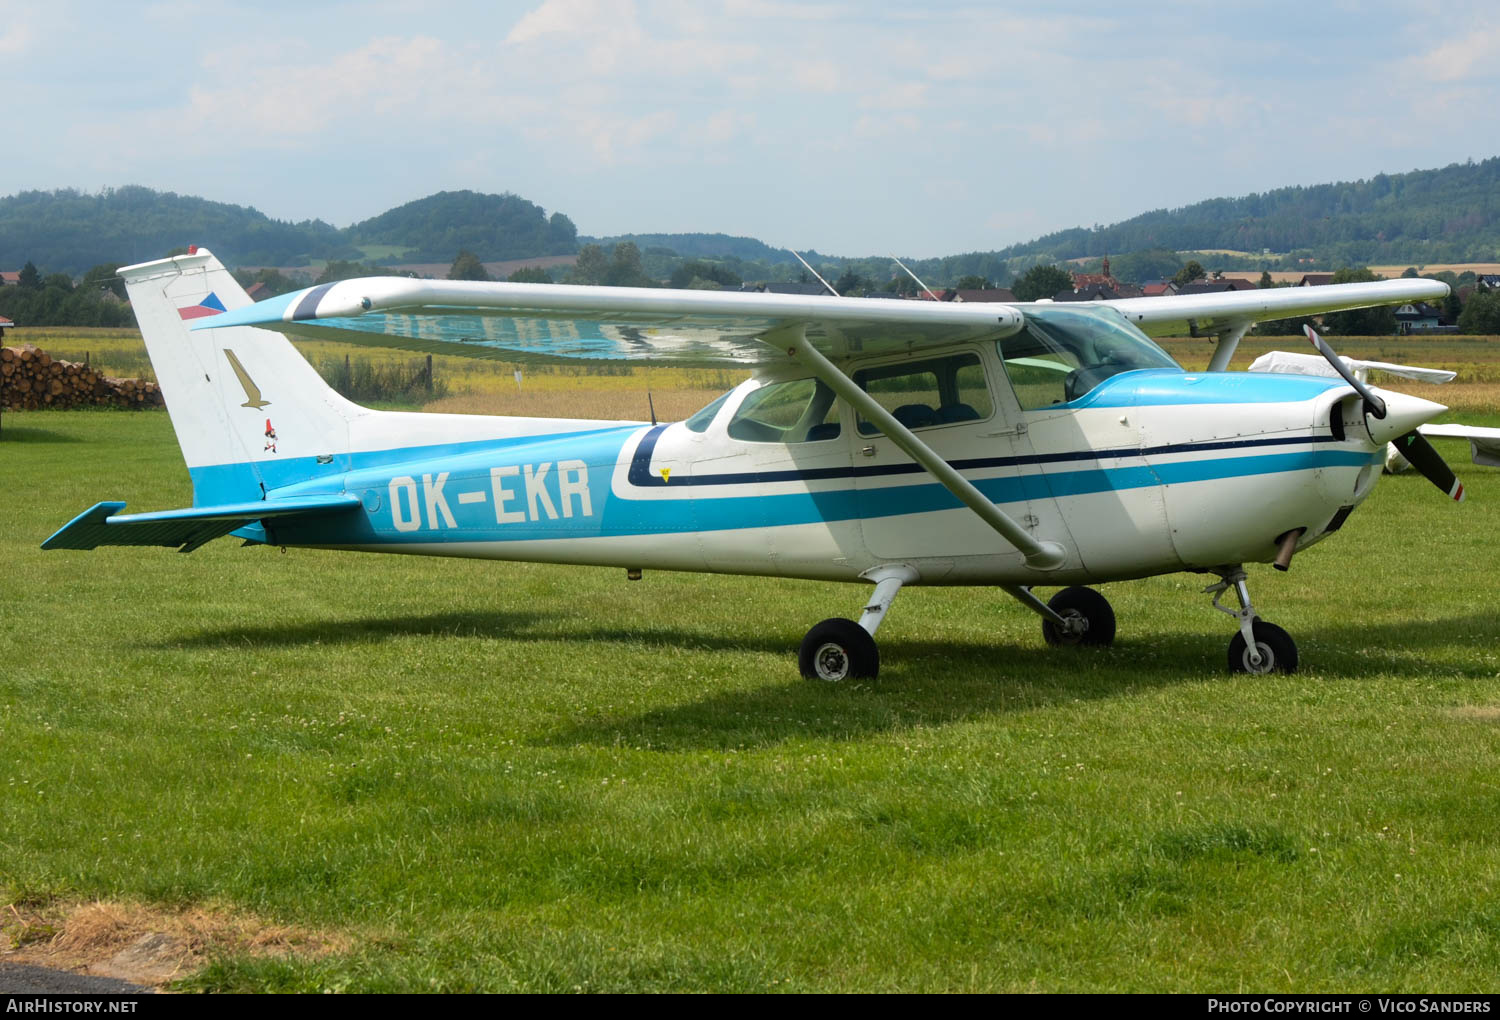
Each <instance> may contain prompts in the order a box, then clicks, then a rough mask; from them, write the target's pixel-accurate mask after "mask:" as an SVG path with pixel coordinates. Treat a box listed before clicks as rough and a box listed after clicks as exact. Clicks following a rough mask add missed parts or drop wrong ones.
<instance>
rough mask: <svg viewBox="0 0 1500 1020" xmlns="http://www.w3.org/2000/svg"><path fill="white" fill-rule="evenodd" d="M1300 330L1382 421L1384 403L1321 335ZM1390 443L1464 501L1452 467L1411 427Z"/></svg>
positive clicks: (1446, 491) (1449, 494)
mask: <svg viewBox="0 0 1500 1020" xmlns="http://www.w3.org/2000/svg"><path fill="white" fill-rule="evenodd" d="M1302 329H1303V331H1304V332H1305V333H1306V334H1307V339H1308V340H1310V341H1312V345H1313V346H1314V347H1315V348H1317V351H1318V353H1319V354H1321V355H1323V357H1324V358H1325V359H1326V360H1327V361H1328V363H1329V364H1330V365H1332V366H1333V369H1334V371H1335V372H1337V373H1338V374H1339V375H1341V376H1342V377H1343V379H1344V381H1345V382H1346V383H1348V384H1349V385H1350V386H1352V387H1353V388H1354V392H1355V393H1358V394H1359V396H1360V399H1361V400H1363V401H1364V402H1365V413H1366V414H1368V415H1370V416H1371V417H1374V418H1375V419H1376V420H1378V421H1384V420H1385V417H1386V415H1387V413H1388V410H1389V409H1388V408H1387V407H1386V402H1385V401H1384V400H1382V399H1381V398H1380V397H1379V396H1378V395H1377V394H1376V393H1375V391H1374V390H1372V389H1371V388H1370V387H1369V386H1368V385H1366V384H1365V383H1364V382H1361V381H1360V380H1359V379H1358V378H1356V377H1355V375H1354V373H1353V372H1351V371H1349V366H1348V365H1346V364H1344V359H1343V358H1340V357H1339V356H1338V355H1337V354H1335V353H1334V352H1333V348H1332V347H1329V346H1328V344H1327V343H1326V342H1324V340H1323V338H1322V337H1320V336H1318V334H1317V333H1316V332H1314V331H1313V328H1312V327H1311V326H1303V327H1302ZM1395 396H1396V397H1397V398H1399V399H1405V400H1412V399H1414V398H1410V397H1403V395H1402V394H1396V395H1395ZM1434 406H1437V407H1438V408H1439V410H1440V409H1441V407H1440V405H1434ZM1400 417H1402V415H1397V418H1398V419H1399V418H1400ZM1372 431H1374V430H1372ZM1390 442H1391V443H1392V445H1394V446H1395V447H1396V449H1397V451H1399V452H1400V454H1401V455H1402V456H1403V457H1405V458H1406V459H1407V460H1408V461H1410V462H1411V466H1412V467H1414V468H1416V469H1417V470H1418V471H1419V472H1421V473H1422V476H1423V477H1424V478H1426V479H1427V480H1428V481H1429V482H1431V483H1432V484H1433V485H1436V486H1437V487H1438V488H1439V489H1441V490H1442V491H1443V494H1444V495H1446V496H1447V497H1448V498H1449V499H1451V500H1453V501H1454V502H1456V503H1462V502H1463V501H1464V483H1463V482H1461V481H1459V480H1458V476H1457V475H1455V474H1454V473H1453V469H1452V468H1450V467H1449V466H1448V463H1447V462H1446V461H1445V460H1443V457H1442V455H1441V454H1440V453H1438V452H1437V450H1435V449H1433V446H1432V444H1431V443H1429V442H1428V441H1427V438H1426V437H1425V436H1423V435H1422V434H1421V433H1420V432H1418V431H1417V430H1416V429H1415V428H1413V429H1412V430H1411V431H1409V432H1406V433H1403V434H1401V435H1398V436H1395V437H1394V438H1392V439H1391V440H1390Z"/></svg>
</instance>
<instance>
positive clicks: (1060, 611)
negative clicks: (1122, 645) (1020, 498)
mask: <svg viewBox="0 0 1500 1020" xmlns="http://www.w3.org/2000/svg"><path fill="white" fill-rule="evenodd" d="M1047 608H1048V609H1051V610H1052V611H1053V612H1054V613H1056V614H1057V615H1058V616H1061V617H1063V618H1064V619H1067V620H1072V621H1077V622H1076V623H1075V624H1074V625H1073V626H1072V627H1069V628H1068V629H1066V630H1064V629H1063V628H1062V627H1059V626H1058V625H1057V624H1055V623H1053V622H1052V621H1051V620H1045V619H1044V620H1043V621H1042V637H1043V638H1044V639H1045V640H1046V642H1047V643H1048V644H1049V645H1107V644H1109V643H1110V642H1112V641H1113V640H1114V639H1115V611H1114V610H1113V609H1111V608H1110V605H1109V599H1107V598H1105V597H1104V596H1103V595H1100V594H1099V593H1098V592H1096V591H1095V590H1094V589H1092V588H1064V589H1063V590H1062V591H1060V592H1058V593H1057V594H1056V595H1054V596H1052V599H1051V601H1049V602H1048V603H1047Z"/></svg>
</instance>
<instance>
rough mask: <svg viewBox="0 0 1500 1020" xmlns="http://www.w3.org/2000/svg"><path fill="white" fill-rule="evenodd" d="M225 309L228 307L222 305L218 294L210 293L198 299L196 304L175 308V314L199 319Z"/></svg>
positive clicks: (185, 317)
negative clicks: (200, 299)
mask: <svg viewBox="0 0 1500 1020" xmlns="http://www.w3.org/2000/svg"><path fill="white" fill-rule="evenodd" d="M225 311H228V309H226V308H225V307H224V302H222V301H220V300H219V295H217V294H214V293H210V294H209V295H208V297H206V298H204V299H203V300H202V301H199V302H198V303H197V304H196V305H189V306H188V307H186V308H179V309H177V314H178V315H180V316H182V317H183V318H184V319H201V318H203V317H204V316H205V315H218V314H220V313H221V312H225Z"/></svg>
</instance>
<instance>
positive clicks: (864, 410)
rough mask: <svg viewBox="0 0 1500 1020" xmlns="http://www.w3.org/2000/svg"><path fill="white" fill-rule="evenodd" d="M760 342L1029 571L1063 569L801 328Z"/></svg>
mask: <svg viewBox="0 0 1500 1020" xmlns="http://www.w3.org/2000/svg"><path fill="white" fill-rule="evenodd" d="M763 339H764V341H765V342H766V343H768V344H772V345H773V346H779V347H781V348H783V349H785V350H786V352H787V353H788V354H790V355H792V356H793V357H795V358H797V359H798V360H800V361H801V362H802V363H803V364H805V365H807V366H808V367H810V368H811V369H812V370H813V374H814V375H816V376H817V377H818V378H819V379H821V380H823V382H825V383H826V384H827V385H828V388H829V389H831V390H833V392H835V393H837V394H838V395H839V396H841V397H843V398H844V399H845V400H847V401H848V402H849V403H850V404H852V405H853V406H854V408H855V409H856V410H858V411H859V412H860V413H861V414H863V415H864V416H865V418H866V419H867V420H869V421H871V422H874V423H875V424H876V425H878V426H879V427H880V431H881V432H883V433H885V435H886V438H888V439H890V441H891V442H893V443H895V444H896V445H897V446H899V447H900V448H901V449H902V450H904V451H905V452H906V454H907V455H908V456H909V457H911V459H912V460H914V461H916V462H917V463H918V464H920V465H922V466H923V467H924V468H926V469H927V472H928V474H930V475H932V477H934V478H936V479H937V480H938V481H939V482H941V483H942V485H943V488H945V489H947V490H948V491H949V492H951V493H953V495H955V496H957V497H958V499H959V500H960V501H961V502H962V503H963V504H964V505H965V506H967V507H968V508H969V509H970V510H973V511H974V512H975V513H976V514H978V515H979V517H980V519H982V520H983V521H984V522H985V523H986V524H988V525H989V526H990V527H992V528H994V529H995V530H996V531H998V532H999V533H1000V537H1001V538H1003V539H1005V540H1006V541H1007V542H1009V543H1010V544H1011V545H1012V546H1014V547H1015V548H1016V549H1018V550H1019V551H1020V552H1021V554H1022V555H1023V556H1025V557H1026V565H1027V566H1029V567H1032V568H1034V569H1036V570H1055V569H1057V568H1058V567H1060V566H1062V564H1063V561H1064V560H1065V559H1066V558H1067V550H1066V549H1064V548H1063V547H1062V546H1061V545H1058V544H1057V543H1056V542H1038V541H1037V540H1036V539H1035V538H1033V537H1032V536H1031V535H1030V533H1028V532H1027V531H1026V529H1025V528H1023V527H1021V525H1019V524H1017V523H1016V522H1015V521H1013V520H1011V518H1010V517H1008V516H1007V515H1006V514H1005V513H1004V512H1002V511H1001V510H1000V508H999V507H997V506H996V505H995V504H994V503H991V502H990V501H989V499H988V497H986V496H985V494H984V493H982V492H980V491H979V490H978V489H976V488H975V487H974V485H973V484H972V483H971V482H970V481H969V480H968V479H967V478H965V477H964V476H963V475H961V474H959V473H958V471H957V470H956V469H954V467H953V465H951V464H949V463H948V462H947V461H946V460H944V459H943V458H942V457H939V456H938V455H937V454H936V453H935V452H934V451H933V449H932V447H930V446H928V445H927V444H926V443H924V442H922V440H920V439H918V438H917V437H916V436H914V435H913V434H912V432H911V429H909V428H907V427H906V426H905V425H903V424H901V423H900V422H899V421H897V420H896V419H895V417H894V416H893V415H892V414H891V413H890V412H889V411H887V410H886V409H885V408H883V407H881V406H880V404H879V403H878V402H877V401H876V400H875V398H874V397H872V396H870V395H869V394H868V393H866V392H865V391H864V390H862V389H860V388H859V387H858V386H857V385H855V383H854V380H853V379H851V378H849V376H847V375H845V374H844V373H843V372H842V371H840V370H839V368H838V367H837V366H836V365H834V363H833V362H831V361H829V360H828V359H827V358H825V357H824V356H823V355H822V353H820V352H819V351H818V350H817V348H815V347H813V345H812V344H810V343H808V342H807V335H806V327H805V326H797V327H794V328H789V329H786V330H777V331H775V332H773V333H770V334H767V335H766V336H765V337H763Z"/></svg>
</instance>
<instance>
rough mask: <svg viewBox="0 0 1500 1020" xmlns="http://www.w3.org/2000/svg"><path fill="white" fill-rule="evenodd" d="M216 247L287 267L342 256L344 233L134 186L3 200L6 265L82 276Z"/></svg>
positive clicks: (1, 252) (0, 247)
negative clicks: (111, 265)
mask: <svg viewBox="0 0 1500 1020" xmlns="http://www.w3.org/2000/svg"><path fill="white" fill-rule="evenodd" d="M198 242H201V243H203V244H212V245H213V247H214V250H215V251H217V252H223V253H225V254H226V255H228V256H229V257H231V258H233V259H234V261H235V262H240V263H263V264H270V265H284V264H286V263H287V262H289V261H290V260H293V259H297V258H299V257H300V258H306V257H307V256H308V255H314V256H315V257H322V258H328V257H334V256H337V255H338V254H339V253H340V251H341V250H342V249H344V248H345V247H346V245H345V242H344V240H343V237H342V234H341V233H340V231H338V230H337V229H335V228H334V227H332V226H329V225H328V224H327V223H323V222H322V221H320V220H308V221H305V222H303V223H284V222H282V221H280V220H273V219H271V218H270V217H269V216H266V215H265V214H264V213H261V212H259V211H257V210H255V209H251V208H247V207H245V206H238V205H229V204H228V203H225V202H210V201H208V200H207V199H202V198H194V197H192V196H191V195H177V194H174V193H172V192H170V191H153V190H151V189H150V188H142V187H135V186H129V187H124V188H109V189H106V190H104V191H101V192H99V193H98V194H92V195H91V194H86V193H84V192H80V191H73V190H62V191H23V192H21V193H20V194H18V195H11V196H8V197H6V198H0V263H3V267H4V268H5V269H19V268H20V266H21V264H22V263H24V262H27V261H30V262H33V263H35V264H36V265H38V266H41V267H43V268H44V269H46V270H47V271H49V272H65V273H73V274H81V273H83V272H85V271H86V270H88V269H89V268H90V267H91V266H95V265H98V264H100V263H103V262H117V263H126V262H136V261H146V260H147V259H154V258H160V257H161V256H162V255H164V254H166V253H167V252H168V251H170V250H171V249H173V248H177V247H181V246H184V245H187V244H193V243H198Z"/></svg>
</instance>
